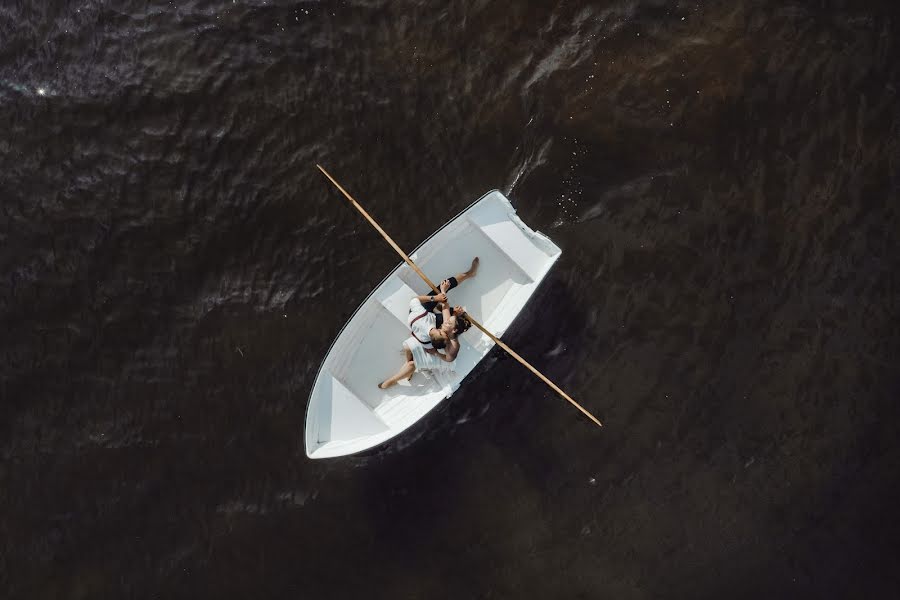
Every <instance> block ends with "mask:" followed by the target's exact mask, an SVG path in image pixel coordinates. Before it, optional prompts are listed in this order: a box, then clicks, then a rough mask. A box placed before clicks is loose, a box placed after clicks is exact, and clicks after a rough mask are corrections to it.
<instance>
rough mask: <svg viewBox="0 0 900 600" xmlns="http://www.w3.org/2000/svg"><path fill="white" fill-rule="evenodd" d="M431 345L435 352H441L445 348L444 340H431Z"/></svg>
mask: <svg viewBox="0 0 900 600" xmlns="http://www.w3.org/2000/svg"><path fill="white" fill-rule="evenodd" d="M431 345H432V346H434V349H435V350H443V349H444V348H445V347H446V346H447V344H446V343H445V342H444V340H437V341H435V340H432V341H431Z"/></svg>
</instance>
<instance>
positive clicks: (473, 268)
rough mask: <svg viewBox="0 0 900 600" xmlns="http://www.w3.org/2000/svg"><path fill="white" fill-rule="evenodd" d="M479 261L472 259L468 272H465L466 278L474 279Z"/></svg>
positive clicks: (476, 258)
mask: <svg viewBox="0 0 900 600" xmlns="http://www.w3.org/2000/svg"><path fill="white" fill-rule="evenodd" d="M480 262H481V260H480V259H479V258H478V257H477V256H476V257H475V258H473V259H472V265H471V266H470V267H469V270H468V271H466V277H475V275H477V274H478V265H479V263H480Z"/></svg>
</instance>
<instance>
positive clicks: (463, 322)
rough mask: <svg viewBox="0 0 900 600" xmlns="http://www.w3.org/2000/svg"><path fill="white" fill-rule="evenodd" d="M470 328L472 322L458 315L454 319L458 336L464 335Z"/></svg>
mask: <svg viewBox="0 0 900 600" xmlns="http://www.w3.org/2000/svg"><path fill="white" fill-rule="evenodd" d="M471 326H472V322H471V321H470V320H469V319H467V318H466V316H465V315H459V316H458V317H456V333H457V335H459V334H460V333H465V332H467V331H468V330H469V327H471Z"/></svg>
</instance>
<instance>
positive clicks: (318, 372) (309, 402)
mask: <svg viewBox="0 0 900 600" xmlns="http://www.w3.org/2000/svg"><path fill="white" fill-rule="evenodd" d="M494 192H500V194H501V195H502V196H503V197H504V198H505V199H506V200H507V201H508V202H509V204H510V206H512V201H510V199H509V198H507V197H506V194H504V193H503V192H501V191H500V190H499V189H498V188H494V189H492V190H489V191H487V192H485V193H484V194H482V195H481V196H479V197H478V199H477V200H475V201H474V202H472V203H471V204H469V205H468V206H467V207H465V208H464V209H462V210H461V211H459V212H458V213H457V214H456V215H455V216H454V217H453V218H452V219H450V220H449V221H447V222H446V223H444V224H443V225H441V226H440V227H438V228H437V229H435V230H434V231H433V232H432V234H431V235H429V236H428V237H427V238H425V239H424V240H423V241H422V243H420V244H419V245H418V246H416V247H415V248H414V249H413V250H412V252H409V253H408V254H407V256H410V255H413V254H415V253H416V252H417V251H418V250H419V248H421V247H422V246H424V245H425V244H427V243H428V242H429V241H430V240H431V238H433V237H434V236H436V235H437V234H439V233H440V232H441V231H443V230H444V229H445V228H446V227H447V226H448V225H450V224H451V223H454V222H455V221H456V220H457V219H458V218H459V217H461V216H462V215H463V213H465V212H466V211H468V210H469V209H470V208H472V207H473V206H475V205H476V204H478V203H479V202H481V201H482V200H484V199H485V198H487V197H488V196H490V195H491V194H493V193H494ZM513 212H514V213H515V212H516V210H515V207H513ZM405 264H406V261H405V260H404V261H401V262H400V264H399V265H397V266H396V267H394V268H393V269H392V270H391V272H390V273H388V274H387V275H385V276H384V278H383V279H382V280H381V281H379V282H378V283H377V284H376V285H375V287H373V288H372V291H371V292H369V295H368V296H366V297H365V298H364V299H363V301H362V302H360V303H359V306H357V307H356V309H355V310H354V311H353V314H351V315H350V317H349V318H348V319H347V322H346V323H344V326H343V327H341V330H340V331H338V333H337V335H336V336H334V339H333V340H332V341H331V344H330V345H329V346H328V350H327V351H326V352H325V357H324V358H323V359H322V362H320V363H319V368H318V369H317V370H316V376H315V378H314V379H313V384H312V388H311V389H310V391H309V397H308V398H307V400H306V413H305V416H304V419H303V446H304V449H305V450H306V456H307V457H310V454H309V452H310V450H309V447H308V445H307V444H308V441H309V440H308V439H307V437H306V431H307V427H308V426H309V411H310V409H311V408H312V401H313V394H314V393H315V391H316V384H317V383H318V382H319V375H321V374H322V367H324V366H325V361H327V360H328V357H329V356H331V351H332V349H334V345H335V344H337V341H338V340H339V339H340V338H341V334H343V333H344V330H346V329H347V327H348V326H349V325H350V323H352V322H353V318H354V317H355V316H356V314H357V313H358V312H359V311H360V310H362V307H363V306H364V305H365V304H366V302H368V301H369V299H370V298H371V297H372V296H374V295H375V292H377V291H378V289H379V288H380V287H381V286H382V285H383V284H384V282H386V281H387V280H388V279H390V278H391V277H392V276H393V275H394V273H396V272H397V271H399V270H400V269H401V268H402V267H403V265H405ZM310 458H311V457H310Z"/></svg>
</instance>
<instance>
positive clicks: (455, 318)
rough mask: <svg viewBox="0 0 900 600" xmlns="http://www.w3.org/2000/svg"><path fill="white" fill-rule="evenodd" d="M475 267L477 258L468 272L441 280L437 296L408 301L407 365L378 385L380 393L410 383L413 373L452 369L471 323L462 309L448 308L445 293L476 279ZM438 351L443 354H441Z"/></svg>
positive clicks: (476, 267) (426, 296)
mask: <svg viewBox="0 0 900 600" xmlns="http://www.w3.org/2000/svg"><path fill="white" fill-rule="evenodd" d="M478 263H479V260H478V257H477V256H476V257H475V258H474V259H473V260H472V265H471V266H470V267H469V270H468V271H465V272H464V273H459V274H457V275H456V276H454V277H448V278H447V279H445V280H443V281H442V282H441V285H440V287H439V289H440V293H439V294H424V295H421V296H416V297H415V298H413V299H412V300H410V301H409V316H408V319H407V322H408V324H409V330H410V333H411V334H412V335H411V336H410V337H409V338H407V339H406V341H405V342H403V351H404V354H405V355H406V362H405V364H404V365H403V366H402V367H401V368H400V370H399V371H398V372H397V373H396V374H395V375H394V376H393V377H391V378H390V379H388V380H386V381H384V382H382V383H379V384H378V388H379V389H382V390H386V389H387V388H389V387H391V386H393V385H395V384H396V383H397V382H398V381H400V380H401V379H409V378H410V377H412V374H413V373H415V372H416V371H451V370H452V369H453V367H452V366H451V365H452V363H453V361H454V360H456V355H457V353H458V352H459V341H457V339H456V337H457V336H458V335H459V334H460V333H463V332H464V331H466V330H468V329H469V327H470V326H471V323H470V322H469V320H468V319H467V318H466V317H465V312H466V309H465V308H464V307H462V306H457V307H454V308H452V309H451V308H450V306H449V302H448V300H447V292H449V291H450V290H452V289H453V288H455V287H456V286H457V285H459V284H460V283H462V282H463V281H465V280H466V279H469V278H471V277H475V275H476V273H477V272H478ZM440 349H444V350H445V352H440Z"/></svg>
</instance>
